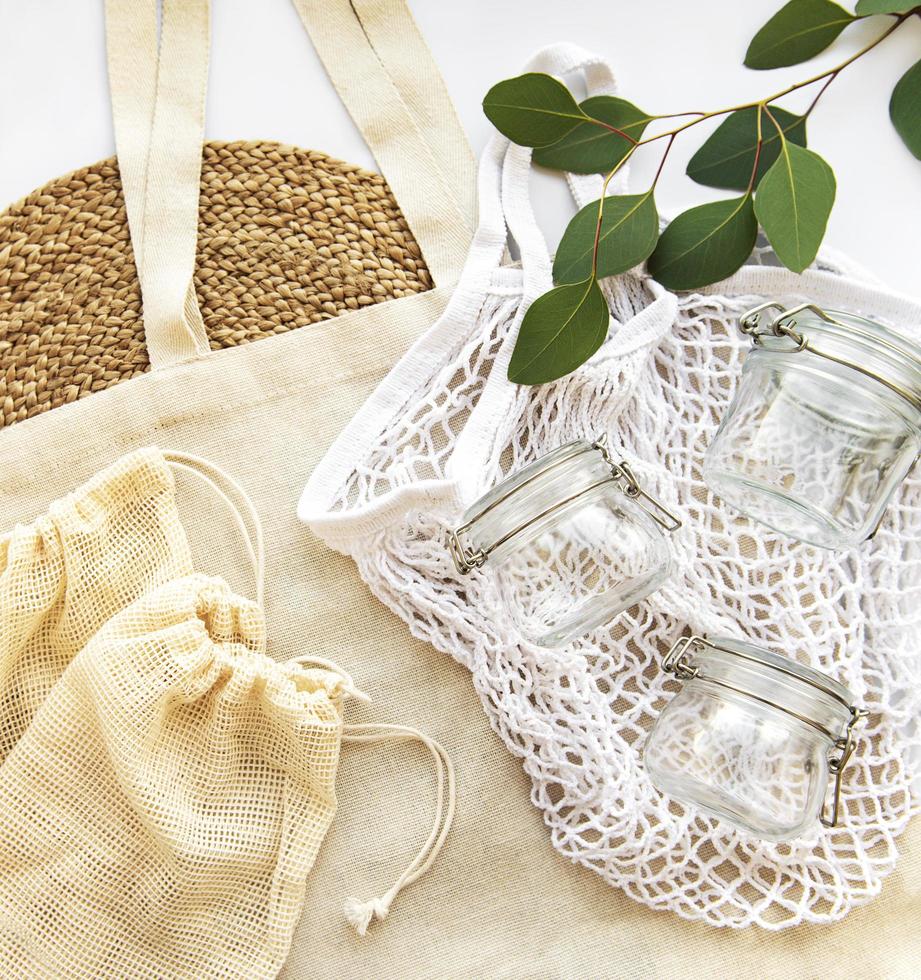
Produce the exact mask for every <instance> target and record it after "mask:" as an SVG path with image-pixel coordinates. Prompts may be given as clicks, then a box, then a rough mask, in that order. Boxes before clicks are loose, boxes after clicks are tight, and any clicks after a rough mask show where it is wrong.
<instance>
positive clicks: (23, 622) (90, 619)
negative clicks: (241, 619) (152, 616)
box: [0, 449, 192, 762]
mask: <svg viewBox="0 0 921 980" xmlns="http://www.w3.org/2000/svg"><path fill="white" fill-rule="evenodd" d="M191 571H192V558H191V554H190V551H189V545H188V541H187V540H186V536H185V534H184V533H183V531H182V528H181V526H180V522H179V512H178V510H177V507H176V496H175V483H174V480H173V473H172V471H171V469H170V467H169V466H168V464H167V462H166V460H165V459H164V458H163V455H162V454H161V453H160V452H158V451H157V450H154V449H143V450H139V451H136V452H133V453H130V454H129V455H127V456H125V457H123V458H122V459H120V460H118V462H116V463H114V464H113V465H111V466H109V467H108V468H107V469H105V470H103V471H102V472H101V473H99V474H98V475H97V476H96V477H94V478H93V479H92V480H90V481H89V482H88V483H86V484H85V485H84V486H82V487H80V488H79V489H78V490H76V491H74V492H73V493H71V494H69V495H68V496H66V497H65V498H63V499H62V500H59V501H57V502H55V503H54V504H52V505H51V507H50V508H49V509H48V512H47V514H44V515H42V516H41V517H39V518H37V519H36V520H34V521H32V522H31V523H29V524H19V525H17V526H16V527H15V528H13V530H12V531H10V532H8V533H7V534H6V535H4V536H3V537H2V538H0V762H2V761H3V759H5V758H6V756H7V754H8V753H9V751H10V750H11V749H12V748H13V746H14V745H15V744H16V742H17V741H18V740H19V738H20V736H21V735H22V733H23V732H24V731H25V729H26V727H27V726H28V724H29V722H30V721H31V720H32V717H33V715H34V714H35V711H36V710H37V709H38V707H39V706H40V705H41V703H42V702H43V701H44V699H45V697H46V696H47V694H48V692H49V691H50V690H51V687H52V685H53V684H54V683H55V681H57V680H58V678H59V677H60V676H61V674H62V673H63V672H64V668H65V667H66V666H67V665H68V664H69V663H70V661H71V660H72V659H73V658H74V656H75V655H76V653H77V652H78V651H79V650H80V649H81V648H82V647H83V646H84V645H85V644H86V642H87V640H89V638H90V637H91V636H92V635H93V633H95V632H96V630H97V629H99V627H100V626H102V624H103V623H105V622H106V621H107V620H109V619H110V618H111V617H112V616H114V615H115V614H116V613H118V612H120V611H121V610H122V609H124V608H125V606H127V605H128V604H129V603H131V602H132V601H133V600H134V599H136V598H138V596H140V595H142V594H144V593H145V592H147V591H149V590H151V589H153V588H155V587H156V586H158V585H162V584H163V583H164V582H168V581H170V580H171V579H174V578H178V577H179V576H182V575H188V574H190V573H191Z"/></svg>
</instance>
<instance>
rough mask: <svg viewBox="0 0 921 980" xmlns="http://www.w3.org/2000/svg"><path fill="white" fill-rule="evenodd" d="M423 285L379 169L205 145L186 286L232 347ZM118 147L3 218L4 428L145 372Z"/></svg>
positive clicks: (0, 354) (287, 149)
mask: <svg viewBox="0 0 921 980" xmlns="http://www.w3.org/2000/svg"><path fill="white" fill-rule="evenodd" d="M431 286H432V282H431V278H430V276H429V273H428V270H427V268H426V266H425V262H424V260H423V258H422V254H421V251H420V249H419V246H418V245H417V243H416V241H415V239H414V238H413V236H412V233H411V232H410V230H409V227H408V225H407V224H406V220H405V219H404V217H403V215H402V213H401V212H400V209H399V208H398V207H397V204H396V202H395V200H394V198H393V195H392V194H391V192H390V189H389V188H388V186H387V183H386V181H385V180H384V179H383V177H380V176H379V175H377V174H373V173H370V172H369V171H366V170H363V169H361V168H360V167H356V166H354V165H352V164H348V163H343V162H341V161H339V160H335V159H333V158H331V157H328V156H326V155H324V154H322V153H317V152H314V151H312V150H302V149H298V148H296V147H291V146H283V145H281V144H278V143H271V142H242V141H239V142H233V143H223V142H210V143H206V144H205V147H204V155H203V160H202V179H201V201H200V205H199V222H198V255H197V262H196V273H195V288H196V292H197V294H198V299H199V305H200V306H201V311H202V316H203V318H204V321H205V326H206V328H207V331H208V337H209V339H210V342H211V347H212V348H214V349H217V348H221V347H233V346H237V345H239V344H245V343H248V342H249V341H251V340H258V339H259V338H261V337H268V336H273V335H275V334H280V333H285V332H286V331H288V330H294V329H296V328H298V327H302V326H306V325H308V324H311V323H316V322H318V321H320V320H326V319H329V318H330V317H334V316H336V315H338V314H339V313H342V312H344V311H347V310H356V309H359V308H361V307H363V306H370V305H372V304H374V303H380V302H383V301H385V300H388V299H396V298H398V297H401V296H408V295H410V294H412V293H420V292H423V291H425V290H427V289H430V288H431ZM149 367H150V364H149V361H148V358H147V352H146V349H145V346H144V334H143V321H142V318H141V298H140V289H139V285H138V279H137V272H136V269H135V265H134V257H133V253H132V250H131V242H130V239H129V235H128V225H127V220H126V217H125V208H124V201H123V198H122V190H121V182H120V179H119V174H118V166H117V163H116V160H115V158H114V157H112V158H109V159H107V160H103V161H101V162H100V163H97V164H94V165H92V166H90V167H86V168H84V169H82V170H78V171H75V172H74V173H71V174H68V175H66V176H64V177H61V178H59V179H57V180H54V181H52V182H50V183H48V184H46V185H45V186H43V187H41V188H39V189H38V190H36V191H35V192H33V193H32V194H30V195H29V196H28V197H27V198H25V199H24V200H22V201H21V202H19V203H18V204H15V205H13V206H11V207H10V208H8V209H7V210H6V211H5V212H3V213H2V214H0V427H2V426H5V425H9V424H11V423H12V422H17V421H20V420H21V419H25V418H28V417H30V416H32V415H37V414H39V413H40V412H44V411H47V410H48V409H51V408H56V407H57V406H59V405H62V404H65V403H66V402H71V401H74V400H76V399H77V398H82V397H83V396H84V395H88V394H90V393H91V392H95V391H101V390H102V389H104V388H108V387H109V386H110V385H113V384H117V383H118V382H119V381H123V380H125V379H127V378H131V377H134V376H135V375H137V374H141V373H142V372H144V371H147V370H148V369H149Z"/></svg>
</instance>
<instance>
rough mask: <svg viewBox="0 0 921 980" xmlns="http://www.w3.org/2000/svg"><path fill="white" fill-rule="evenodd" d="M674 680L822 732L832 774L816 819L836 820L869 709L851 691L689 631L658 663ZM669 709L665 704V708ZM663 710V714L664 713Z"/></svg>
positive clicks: (753, 650) (756, 651) (766, 654)
mask: <svg viewBox="0 0 921 980" xmlns="http://www.w3.org/2000/svg"><path fill="white" fill-rule="evenodd" d="M662 669H663V670H664V671H666V672H667V673H671V674H672V675H674V677H676V678H677V679H678V680H681V681H693V682H697V683H699V684H703V685H707V686H712V687H713V688H716V689H718V690H721V691H723V692H727V693H728V694H730V695H735V696H738V697H740V698H741V699H743V700H747V701H749V702H751V703H752V704H753V706H754V707H756V708H758V709H759V710H761V709H765V708H766V709H769V710H772V711H777V712H781V713H782V715H783V716H785V717H786V718H787V719H788V720H789V721H790V722H791V723H792V724H794V725H803V726H806V728H807V729H809V730H811V731H814V732H817V733H818V734H819V735H821V736H823V737H824V738H825V739H826V740H827V742H828V743H829V745H830V746H831V747H832V748H833V749H834V751H835V753H836V754H835V755H834V756H831V757H830V758H829V759H828V771H829V773H830V774H831V776H832V777H833V785H832V790H831V812H830V815H826V811H827V809H828V807H827V805H826V804H825V803H824V802H823V804H822V808H821V811H820V815H819V819H820V820H821V822H822V824H823V825H825V826H826V827H835V826H837V824H838V818H839V812H840V804H841V786H842V775H843V772H844V769H845V767H846V765H847V763H848V761H849V759H850V758H851V756H852V755H853V753H854V751H855V749H856V745H857V740H856V735H855V728H856V726H857V725H858V724H859V722H860V721H861V720H862V719H863V718H865V717H866V715H867V712H866V711H865V710H864V709H862V708H859V707H858V706H857V705H856V704H855V701H854V696H853V695H852V694H851V692H850V691H849V690H848V689H847V688H846V687H845V686H844V685H843V684H840V683H839V682H838V681H836V680H834V678H832V677H829V676H828V675H826V674H823V673H822V672H821V671H818V670H814V669H813V668H811V667H806V666H804V665H803V664H799V663H797V662H796V661H794V660H790V659H789V658H787V657H781V656H778V655H777V654H775V653H772V652H771V651H769V650H765V649H764V648H762V647H758V646H755V645H754V644H751V643H747V642H744V641H741V640H734V639H731V638H729V637H717V638H715V639H713V640H710V639H707V638H706V637H702V636H696V635H693V634H691V635H688V636H684V637H682V638H681V639H680V640H678V641H677V642H676V643H675V644H674V645H673V646H672V648H671V650H670V651H669V652H668V654H667V655H666V657H665V659H664V660H663V662H662ZM667 710H668V706H666V708H665V709H664V711H667ZM664 711H663V713H664Z"/></svg>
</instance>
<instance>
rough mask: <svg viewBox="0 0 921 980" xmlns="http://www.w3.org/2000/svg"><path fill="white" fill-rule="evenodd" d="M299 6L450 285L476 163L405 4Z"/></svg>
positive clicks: (301, 1)
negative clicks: (405, 94)
mask: <svg viewBox="0 0 921 980" xmlns="http://www.w3.org/2000/svg"><path fill="white" fill-rule="evenodd" d="M293 2H294V5H295V7H296V8H297V11H298V14H299V15H300V17H301V20H302V21H303V23H304V26H305V27H306V28H307V31H308V33H309V34H310V38H311V40H312V41H313V44H314V47H315V48H316V50H317V54H318V55H319V57H320V59H321V60H322V62H323V64H324V65H325V66H326V70H327V72H328V73H329V77H330V80H331V81H332V83H333V85H334V86H335V88H336V91H337V92H338V93H339V96H340V98H341V99H342V101H343V103H344V104H345V106H346V108H347V109H348V110H349V112H350V113H351V116H352V118H353V120H354V121H355V125H356V126H357V127H358V129H359V130H360V131H361V134H362V136H363V137H364V139H365V141H366V142H367V144H368V146H369V147H370V149H371V152H372V153H373V154H374V157H375V159H376V160H377V163H378V166H379V167H380V168H381V172H382V173H383V175H384V176H385V177H386V179H387V182H388V183H389V185H390V188H391V190H392V191H393V193H394V196H395V197H396V199H397V203H398V204H399V205H400V209H401V210H402V212H403V214H404V215H405V217H406V220H407V222H408V223H409V226H410V228H411V229H412V232H413V235H414V236H415V238H416V241H417V242H418V243H419V247H420V248H421V249H422V254H423V256H424V258H425V262H426V265H427V266H428V268H429V271H430V272H431V274H432V278H433V280H434V281H435V284H436V285H437V286H450V285H454V284H455V283H456V282H457V281H458V279H459V278H460V274H461V270H462V269H463V267H464V262H465V260H466V257H467V251H468V249H469V247H470V241H471V238H472V235H473V227H474V205H473V195H474V187H475V164H474V161H473V157H472V155H471V154H470V147H469V145H468V144H467V140H466V138H465V136H464V134H463V131H462V129H461V127H460V123H459V122H458V119H457V114H456V112H455V110H454V107H453V106H452V104H451V101H450V99H449V98H448V95H447V91H446V90H445V88H444V82H443V81H442V80H441V78H440V75H439V74H438V69H437V67H436V66H435V64H434V61H433V60H432V56H431V52H430V51H429V50H428V47H427V46H426V44H425V41H424V40H423V38H422V36H421V35H420V34H419V31H418V28H417V27H416V25H415V23H414V22H413V21H412V17H411V16H410V14H409V12H408V10H407V9H406V5H405V3H404V0H352V2H350V0H293ZM414 82H415V85H416V86H417V87H418V89H419V90H418V92H416V93H414V94H412V95H411V96H409V95H408V96H407V97H408V99H409V101H407V100H406V99H404V96H403V93H411V92H412V86H413V83H414Z"/></svg>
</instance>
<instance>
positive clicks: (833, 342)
mask: <svg viewBox="0 0 921 980" xmlns="http://www.w3.org/2000/svg"><path fill="white" fill-rule="evenodd" d="M768 311H774V313H775V315H774V316H773V317H771V316H767V314H768ZM739 326H740V328H741V330H742V332H743V333H745V334H748V335H749V336H750V337H751V339H752V343H753V344H754V345H755V346H756V347H760V348H762V349H764V350H767V351H772V352H774V353H780V354H787V353H789V354H795V353H799V352H801V351H808V352H809V353H811V354H816V355H818V356H819V357H823V358H825V359H826V360H829V361H833V362H834V363H836V364H840V365H842V366H843V367H847V368H850V369H852V370H854V371H857V372H858V373H860V374H862V375H864V376H865V377H867V378H870V379H871V380H873V381H875V382H877V383H879V384H882V385H884V386H885V387H886V388H888V389H889V390H890V391H892V392H894V393H895V394H896V395H898V396H899V397H900V398H901V399H902V401H903V402H904V403H906V404H907V405H908V406H910V408H911V409H913V410H914V412H916V413H921V345H919V344H918V343H916V342H915V341H914V340H912V339H911V338H910V337H906V336H905V335H904V334H901V333H898V332H896V331H895V330H892V329H890V328H889V327H886V326H883V325H882V324H881V323H877V322H876V321H874V320H869V319H867V318H866V317H862V316H857V315H856V314H854V313H846V312H844V311H842V310H823V309H822V308H821V307H819V306H815V305H813V304H811V303H803V304H802V305H800V306H795V307H792V308H791V309H785V308H784V307H783V306H782V305H781V304H780V303H775V302H769V303H762V304H761V305H760V306H756V307H754V308H753V309H751V310H749V311H748V312H747V313H745V314H743V315H742V317H741V318H740V320H739ZM791 345H792V346H791Z"/></svg>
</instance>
